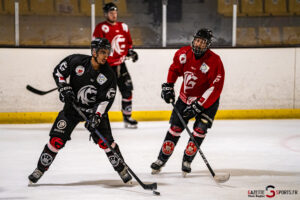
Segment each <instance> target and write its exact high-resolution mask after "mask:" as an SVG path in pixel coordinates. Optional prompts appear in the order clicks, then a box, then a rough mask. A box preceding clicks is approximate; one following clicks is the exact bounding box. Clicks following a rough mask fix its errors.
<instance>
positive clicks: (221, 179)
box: [171, 102, 230, 183]
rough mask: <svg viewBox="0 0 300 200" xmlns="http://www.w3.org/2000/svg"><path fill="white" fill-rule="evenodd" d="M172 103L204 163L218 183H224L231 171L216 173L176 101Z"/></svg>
mask: <svg viewBox="0 0 300 200" xmlns="http://www.w3.org/2000/svg"><path fill="white" fill-rule="evenodd" d="M171 103H172V106H173V108H174V110H175V112H176V114H177V116H178V117H179V119H180V121H181V123H182V125H183V126H184V128H185V129H186V131H187V132H188V134H189V136H190V138H191V139H192V141H193V142H194V143H195V145H196V147H197V148H198V151H199V153H200V155H201V157H202V159H203V161H204V163H205V164H206V166H207V168H208V170H209V172H210V174H211V175H212V177H213V178H214V180H215V181H216V182H217V183H224V182H226V181H228V180H229V178H230V174H229V173H228V174H225V175H216V174H215V172H214V170H213V169H212V168H211V166H210V164H209V163H208V161H207V159H206V157H205V155H204V153H203V152H202V150H201V149H200V146H199V145H198V143H197V141H196V140H195V138H194V136H193V134H192V132H191V131H190V129H189V128H188V126H187V125H186V123H185V121H184V119H183V118H182V116H181V114H180V113H179V111H178V109H177V108H176V106H175V104H174V102H171Z"/></svg>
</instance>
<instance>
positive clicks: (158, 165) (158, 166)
mask: <svg viewBox="0 0 300 200" xmlns="http://www.w3.org/2000/svg"><path fill="white" fill-rule="evenodd" d="M164 166H165V162H163V161H162V160H159V159H157V160H156V161H155V162H154V163H152V164H151V168H152V172H151V174H158V173H159V172H160V171H161V168H162V167H164Z"/></svg>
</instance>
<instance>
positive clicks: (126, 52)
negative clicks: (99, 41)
mask: <svg viewBox="0 0 300 200" xmlns="http://www.w3.org/2000/svg"><path fill="white" fill-rule="evenodd" d="M103 11H104V16H105V18H106V21H104V22H101V23H99V24H98V25H97V26H96V28H95V30H94V33H93V37H102V38H103V37H104V38H107V39H108V40H109V41H110V43H111V46H112V52H111V54H110V56H109V57H108V59H107V62H108V64H109V65H110V66H111V67H112V68H113V70H114V72H115V73H116V76H117V85H118V87H119V90H120V92H121V95H122V113H123V119H124V122H125V127H126V128H137V121H136V120H134V119H132V118H131V111H132V90H133V85H132V80H131V77H130V74H129V72H128V70H127V67H126V64H125V58H126V57H130V58H132V61H133V62H136V61H137V60H138V54H137V53H136V52H135V51H134V50H133V49H132V39H131V36H130V32H129V28H128V26H127V24H125V23H123V22H117V18H118V8H117V6H116V5H115V4H114V3H107V4H105V5H104V7H103Z"/></svg>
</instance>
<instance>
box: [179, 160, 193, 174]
mask: <svg viewBox="0 0 300 200" xmlns="http://www.w3.org/2000/svg"><path fill="white" fill-rule="evenodd" d="M181 170H182V176H183V177H186V175H187V174H188V173H191V171H192V169H191V163H190V162H188V161H183V162H182V167H181Z"/></svg>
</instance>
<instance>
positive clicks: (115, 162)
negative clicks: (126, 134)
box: [106, 144, 132, 183]
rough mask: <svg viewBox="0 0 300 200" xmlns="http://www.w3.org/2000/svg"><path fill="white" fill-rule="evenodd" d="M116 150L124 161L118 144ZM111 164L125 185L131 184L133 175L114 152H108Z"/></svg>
mask: <svg viewBox="0 0 300 200" xmlns="http://www.w3.org/2000/svg"><path fill="white" fill-rule="evenodd" d="M114 150H115V151H116V153H117V154H118V156H119V157H120V158H121V159H122V160H123V161H124V158H123V156H122V154H121V151H120V149H119V146H118V144H116V146H115V147H114ZM106 155H107V157H108V160H109V162H110V163H111V164H112V166H113V168H114V170H115V171H117V172H118V174H119V175H120V177H121V179H122V181H123V182H124V183H129V182H130V180H131V179H132V177H131V175H130V174H129V173H128V170H127V168H126V167H125V166H124V165H123V164H122V163H121V162H120V160H119V158H118V157H116V156H115V155H114V153H113V152H112V151H108V152H106Z"/></svg>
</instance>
